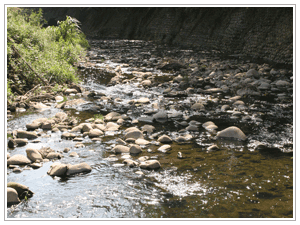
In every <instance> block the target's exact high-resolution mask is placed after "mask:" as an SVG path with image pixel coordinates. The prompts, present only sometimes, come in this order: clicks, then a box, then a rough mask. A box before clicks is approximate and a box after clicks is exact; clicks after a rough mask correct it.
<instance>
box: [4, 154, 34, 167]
mask: <svg viewBox="0 0 300 225" xmlns="http://www.w3.org/2000/svg"><path fill="white" fill-rule="evenodd" d="M30 163H31V160H30V159H28V158H27V157H26V156H25V155H21V154H17V155H14V156H11V157H10V158H9V159H8V160H7V165H26V164H30Z"/></svg>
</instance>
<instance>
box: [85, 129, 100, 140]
mask: <svg viewBox="0 0 300 225" xmlns="http://www.w3.org/2000/svg"><path fill="white" fill-rule="evenodd" d="M101 135H103V132H102V131H101V130H99V129H92V130H90V131H89V133H88V136H89V138H94V137H99V136H101Z"/></svg>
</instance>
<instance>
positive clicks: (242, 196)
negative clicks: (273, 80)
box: [7, 40, 293, 219]
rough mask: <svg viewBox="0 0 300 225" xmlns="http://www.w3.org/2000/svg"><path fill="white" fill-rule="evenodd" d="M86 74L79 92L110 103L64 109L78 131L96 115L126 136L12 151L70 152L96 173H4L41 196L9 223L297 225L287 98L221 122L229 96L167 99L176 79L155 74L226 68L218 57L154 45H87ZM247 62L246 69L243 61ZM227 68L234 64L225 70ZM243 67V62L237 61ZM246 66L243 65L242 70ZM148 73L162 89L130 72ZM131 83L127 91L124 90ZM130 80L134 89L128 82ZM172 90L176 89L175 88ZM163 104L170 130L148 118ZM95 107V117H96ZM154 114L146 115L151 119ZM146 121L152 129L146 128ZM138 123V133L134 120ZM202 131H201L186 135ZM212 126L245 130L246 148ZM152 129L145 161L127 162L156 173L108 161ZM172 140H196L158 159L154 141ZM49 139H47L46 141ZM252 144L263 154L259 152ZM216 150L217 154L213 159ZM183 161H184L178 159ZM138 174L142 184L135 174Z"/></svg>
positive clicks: (261, 100) (12, 212) (55, 136)
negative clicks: (166, 61)
mask: <svg viewBox="0 0 300 225" xmlns="http://www.w3.org/2000/svg"><path fill="white" fill-rule="evenodd" d="M91 45H92V49H91V51H90V62H91V63H92V64H93V65H92V66H90V67H87V68H82V69H81V70H80V73H81V77H82V80H83V83H82V86H83V87H84V88H85V89H86V90H89V91H94V92H96V93H104V94H105V95H106V96H109V97H110V99H107V100H103V99H101V98H100V97H99V98H93V99H91V98H87V97H85V100H87V101H88V104H84V105H81V106H79V107H76V108H70V109H67V111H69V112H70V113H71V114H72V115H73V116H76V117H77V118H78V119H79V120H80V122H84V121H86V120H87V119H89V118H93V117H94V116H95V115H96V114H102V115H106V114H107V113H109V112H112V111H115V112H119V113H120V114H126V115H127V116H128V117H129V118H130V119H129V120H125V122H124V124H123V125H122V126H121V129H120V130H118V131H114V132H107V133H106V134H105V136H104V137H102V141H96V142H94V141H91V140H90V139H89V138H88V137H85V138H84V137H83V141H82V143H83V144H84V147H80V148H74V145H75V144H76V143H75V142H74V141H70V140H63V139H61V133H62V132H56V133H54V132H53V133H52V132H51V131H49V132H47V134H46V135H48V136H41V137H39V140H40V142H39V143H33V142H31V141H29V144H28V145H26V146H24V147H17V148H14V149H10V148H8V152H9V153H10V154H11V155H14V154H26V153H25V150H26V149H27V148H34V149H40V148H41V147H51V148H52V149H55V150H57V151H62V150H63V149H64V148H66V147H70V148H71V149H72V151H76V152H77V153H78V155H79V157H78V158H71V157H69V156H68V154H65V155H64V157H63V158H62V159H60V161H61V162H62V163H72V164H75V163H80V162H86V163H88V164H89V165H91V167H92V171H91V172H90V173H87V174H77V175H73V176H69V177H62V178H59V177H51V176H49V175H47V171H48V169H49V168H50V165H51V164H52V163H53V162H46V163H44V164H43V166H42V167H41V168H39V169H26V168H25V169H24V168H23V170H22V172H21V173H14V172H12V170H11V169H7V182H10V181H14V182H18V183H21V184H24V185H26V186H28V187H29V188H30V189H31V190H32V191H33V192H34V193H35V194H34V195H33V197H32V198H30V199H29V201H27V202H26V203H24V204H22V205H20V206H18V207H17V208H14V207H10V208H8V209H7V217H8V218H92V219H96V218H99V219H100V218H292V217H293V152H292V151H291V150H292V149H293V97H292V93H291V91H287V92H286V93H284V94H283V95H280V94H279V95H271V96H268V97H263V96H259V97H255V96H254V97H251V98H247V97H243V98H242V99H241V100H243V101H244V102H245V104H246V105H247V106H248V107H247V109H245V110H243V111H242V112H243V113H244V115H249V117H250V120H242V119H241V117H239V116H233V115H232V114H231V113H232V112H230V111H229V112H222V111H220V107H221V106H222V105H224V104H227V103H228V99H229V98H230V97H233V96H231V95H230V94H226V93H225V94H224V93H197V92H196V93H190V94H188V95H184V96H180V95H177V96H166V95H165V94H164V93H163V91H164V90H165V89H166V88H168V87H169V84H170V83H168V81H170V80H172V79H173V78H174V77H175V76H177V75H178V73H176V72H174V71H161V70H159V69H157V68H156V67H154V66H153V65H157V64H158V63H159V61H160V60H161V59H162V58H166V57H168V58H176V59H178V60H187V59H189V60H190V62H191V64H192V63H194V62H195V60H196V62H198V61H197V60H199V59H201V60H202V61H205V60H207V61H209V62H215V63H216V64H217V63H223V62H226V59H223V58H222V57H220V56H219V55H217V54H214V53H208V52H201V53H199V52H194V51H192V50H180V49H176V48H168V47H165V46H158V45H155V44H153V43H151V42H144V41H127V40H109V41H91ZM240 60H241V59H240ZM227 62H228V61H227ZM236 62H237V63H240V64H241V62H240V61H239V60H238V59H236ZM247 63H249V62H245V65H246V64H247ZM118 67H119V68H120V70H121V72H122V76H123V81H122V82H120V83H119V84H111V83H110V80H111V78H112V77H113V76H114V73H113V70H116V69H117V68H118ZM136 70H138V71H142V72H150V73H151V74H152V76H153V77H154V81H156V82H158V83H160V84H161V85H154V86H152V87H150V88H144V87H142V86H141V85H140V82H141V79H139V78H138V79H134V80H132V78H134V77H135V75H134V73H133V71H136ZM124 80H125V81H124ZM129 80H131V82H127V81H129ZM170 85H175V87H177V86H176V85H177V84H175V83H172V84H170ZM142 97H146V98H149V100H150V103H148V104H146V105H143V104H131V102H130V101H131V100H132V99H139V98H142ZM198 100H201V101H203V102H205V103H206V105H205V111H201V112H198V111H197V112H195V111H193V110H190V103H191V102H196V101H198ZM153 104H157V105H159V106H160V107H161V109H162V108H163V109H164V110H165V112H167V113H168V115H169V117H168V120H167V121H165V122H164V123H161V122H156V121H153V120H152V119H151V117H149V115H151V111H153V107H152V105H153ZM95 106H97V107H95ZM59 111H62V110H61V109H57V108H55V107H54V105H53V106H52V107H51V108H50V109H48V110H45V111H43V112H39V113H28V112H25V113H18V114H17V113H16V114H14V117H13V119H11V120H10V121H8V130H11V131H12V130H17V129H26V127H25V125H26V124H28V123H31V122H32V121H33V120H35V119H37V118H40V117H48V118H49V117H53V116H54V115H55V114H56V113H57V112H59ZM149 112H150V113H149ZM149 118H150V119H149ZM136 119H137V120H138V122H137V123H135V124H132V123H131V121H132V120H136ZM191 121H197V122H198V123H199V124H200V125H199V129H198V130H196V131H186V130H183V129H184V128H185V127H186V126H187V125H186V124H184V123H182V122H186V123H190V122H191ZM207 121H213V122H214V123H215V124H216V125H217V126H218V129H217V130H218V131H220V130H222V129H224V128H227V127H229V126H237V127H239V128H240V129H241V130H242V131H243V132H244V133H245V134H246V135H247V137H248V140H247V142H239V141H228V140H216V139H215V138H214V136H215V134H214V133H213V132H209V131H207V130H205V129H204V128H203V127H202V126H201V124H203V123H205V122H207ZM145 124H150V125H153V126H154V127H155V128H156V130H155V131H154V134H152V135H147V136H146V137H145V139H147V140H148V141H150V142H151V143H150V145H147V146H143V147H144V148H143V152H142V153H141V154H139V155H138V156H134V155H133V156H131V158H132V159H134V160H136V159H138V158H139V157H141V156H149V157H150V158H152V159H157V160H158V161H159V162H160V163H161V168H160V169H158V170H155V171H151V170H142V169H140V168H139V167H135V168H130V167H128V166H125V165H124V164H123V163H122V161H123V160H124V159H125V158H126V157H127V156H126V155H122V154H121V155H117V156H115V157H110V155H111V154H112V152H111V149H112V148H113V147H114V146H115V145H116V140H117V139H118V138H119V137H120V138H123V137H124V136H123V131H124V130H125V129H126V128H128V127H131V126H136V127H138V128H140V129H141V127H142V126H143V125H145ZM163 134H167V135H169V136H170V137H171V138H173V140H175V139H176V137H178V136H180V135H186V134H190V135H191V136H192V138H191V139H190V140H188V141H186V142H185V143H177V142H175V141H173V143H172V144H171V146H172V150H171V151H168V152H161V151H158V150H157V149H158V148H159V147H160V146H159V145H158V144H157V143H156V140H157V137H159V136H161V135H163ZM49 136H50V137H49ZM256 141H259V142H262V143H265V144H266V145H268V147H267V148H262V149H260V148H257V144H256ZM212 144H216V145H217V146H218V147H219V148H220V150H219V151H208V150H207V147H209V146H210V145H212ZM178 152H181V153H182V155H183V157H182V158H178V157H177V154H178ZM137 171H142V172H143V174H139V173H136V172H137Z"/></svg>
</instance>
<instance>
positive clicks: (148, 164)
mask: <svg viewBox="0 0 300 225" xmlns="http://www.w3.org/2000/svg"><path fill="white" fill-rule="evenodd" d="M160 167H161V165H160V162H159V161H158V160H156V159H153V160H147V161H144V162H141V163H140V168H142V169H148V170H155V169H159V168H160Z"/></svg>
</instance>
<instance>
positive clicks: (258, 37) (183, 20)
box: [43, 7, 293, 65]
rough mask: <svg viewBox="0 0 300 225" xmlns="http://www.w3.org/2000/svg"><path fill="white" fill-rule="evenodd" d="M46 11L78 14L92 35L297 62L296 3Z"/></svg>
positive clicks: (53, 15)
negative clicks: (284, 4)
mask: <svg viewBox="0 0 300 225" xmlns="http://www.w3.org/2000/svg"><path fill="white" fill-rule="evenodd" d="M43 11H44V12H45V13H44V15H45V17H46V19H47V20H50V19H51V18H54V19H56V20H64V19H65V16H66V15H70V16H72V17H75V18H77V19H78V20H80V21H81V22H82V25H83V26H82V29H83V31H84V33H85V34H86V35H87V36H89V37H92V38H99V39H110V38H112V39H135V40H151V41H156V42H158V43H160V44H171V45H177V46H181V47H182V46H184V47H191V48H193V49H194V50H196V49H201V50H219V51H222V52H225V53H227V54H242V55H248V56H251V57H254V58H262V59H266V60H271V61H273V62H276V63H284V64H289V65H291V64H292V62H293V8H292V7H232V8H229V7H224V8H222V7H212V8H206V7H189V8H186V7H181V8H179V7H152V8H148V7H143V8H137V7H124V8H123V7H113V8H110V7H76V8H72V7H69V8H64V7H59V8H55V7H47V8H43Z"/></svg>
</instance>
